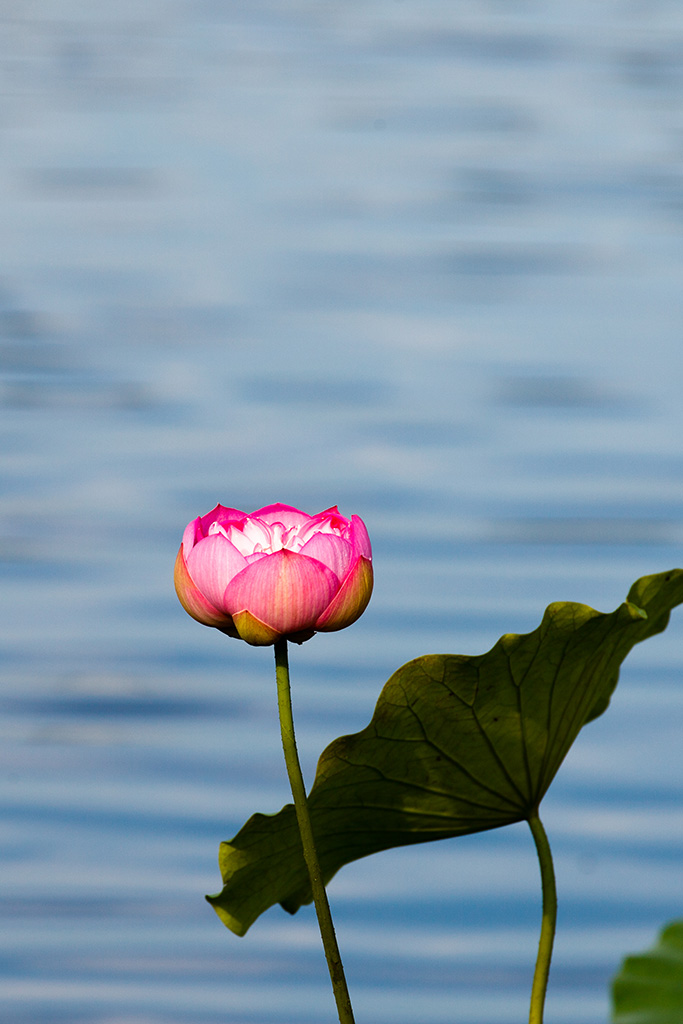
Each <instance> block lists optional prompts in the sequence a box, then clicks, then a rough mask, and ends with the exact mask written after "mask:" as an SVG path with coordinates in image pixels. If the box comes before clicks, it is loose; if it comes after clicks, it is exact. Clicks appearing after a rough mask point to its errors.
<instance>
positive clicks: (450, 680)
mask: <svg viewBox="0 0 683 1024" xmlns="http://www.w3.org/2000/svg"><path fill="white" fill-rule="evenodd" d="M681 603H683V570H681V569H675V570H672V571H670V572H667V573H659V574H657V575H655V576H646V577H643V579H640V580H638V581H637V582H636V583H635V584H634V585H633V587H632V588H631V590H630V592H629V595H628V598H627V600H626V601H625V602H624V603H623V604H622V605H620V606H619V607H618V608H617V609H616V611H614V612H610V613H601V612H597V611H595V609H593V608H590V607H589V606H588V605H583V604H576V603H573V602H556V603H554V604H551V605H549V607H548V608H547V609H546V611H545V614H544V616H543V619H542V621H541V624H540V626H539V627H538V628H537V629H535V630H533V632H531V633H526V634H522V635H518V634H514V633H508V634H506V635H504V636H502V637H501V638H500V640H498V642H497V643H496V644H495V645H494V646H493V648H492V649H491V650H490V651H488V652H487V653H486V654H482V655H477V656H469V655H459V654H428V655H424V656H423V657H420V658H416V659H415V660H413V661H410V662H408V663H407V664H406V665H403V666H402V667H401V668H399V669H398V671H397V672H395V673H394V675H393V676H392V677H391V678H390V679H389V681H388V682H387V683H386V685H385V686H384V689H383V690H382V693H381V694H380V697H379V700H378V702H377V705H376V708H375V712H374V714H373V716H372V719H371V721H370V723H369V724H368V725H367V726H366V728H365V729H362V730H361V731H360V732H358V733H355V734H353V735H350V736H342V737H340V738H339V739H336V740H334V741H333V742H332V743H331V744H330V745H329V746H328V747H327V749H326V750H325V751H323V753H322V755H321V757H320V760H319V762H318V769H317V773H316V778H315V782H314V784H313V787H312V789H311V792H310V794H309V797H308V804H309V810H310V814H311V820H312V825H313V831H314V834H315V839H316V845H317V848H318V856H319V859H320V866H321V870H322V874H323V878H324V880H325V882H326V883H327V882H328V881H329V880H330V879H331V878H332V876H333V875H334V874H335V873H336V872H337V871H338V870H339V869H340V868H341V867H343V866H344V865H345V864H348V863H350V862H351V861H353V860H357V859H358V858H360V857H365V856H368V855H369V854H371V853H377V852H379V851H381V850H388V849H391V848H392V847H395V846H406V845H410V844H413V843H422V842H428V841H432V840H436V839H447V838H452V837H454V836H460V835H467V834H468V833H472V832H481V831H484V830H487V829H492V828H500V827H501V826H503V825H509V824H512V823H513V822H517V821H521V820H524V819H526V818H528V817H529V816H530V815H532V814H534V813H535V812H536V810H537V809H538V805H539V803H540V802H541V800H542V798H543V796H544V794H545V793H546V791H547V789H548V786H549V785H550V783H551V782H552V780H553V778H554V777H555V774H556V772H557V770H558V768H559V767H560V765H561V763H562V761H563V760H564V758H565V756H566V754H567V752H568V750H569V748H570V747H571V745H572V743H573V742H574V740H575V739H576V737H577V736H578V734H579V732H580V731H581V729H582V728H583V726H584V725H585V724H586V723H587V722H589V721H591V720H593V719H595V718H597V717H598V716H599V715H601V714H602V713H603V712H604V711H605V710H606V708H607V707H608V705H609V701H610V698H611V696H612V693H613V691H614V689H615V687H616V685H617V681H618V678H619V668H620V666H621V663H622V661H623V660H624V658H625V657H626V655H627V654H628V652H629V651H630V650H631V648H632V647H633V646H634V645H635V644H636V643H639V642H640V641H642V640H645V639H646V638H647V637H649V636H653V635H654V634H655V633H658V632H661V631H662V630H663V629H665V628H666V625H667V622H668V618H669V613H670V611H671V609H672V608H674V607H675V606H676V605H678V604H681ZM219 864H220V869H221V873H222V876H223V883H224V885H223V890H222V891H221V892H220V893H218V894H216V895H215V896H209V897H207V899H208V900H209V902H210V903H211V905H212V906H213V908H214V910H215V911H216V913H217V914H218V915H219V917H220V918H221V920H222V921H223V923H224V924H225V925H226V926H227V927H228V928H230V929H231V930H232V931H234V932H235V933H236V934H238V935H243V934H245V932H246V931H247V930H248V928H249V927H250V926H251V924H252V923H253V922H254V921H255V920H256V918H257V917H258V916H259V915H260V914H262V913H263V912H264V911H265V910H267V909H268V908H269V907H271V906H273V905H274V904H275V903H280V904H281V905H282V906H283V907H284V909H285V910H287V911H289V912H290V913H295V912H296V910H298V908H299V907H300V906H301V905H302V904H304V903H309V902H310V901H311V892H310V886H309V882H308V876H307V873H306V868H305V866H304V861H303V856H302V851H301V841H300V839H299V835H298V829H297V825H296V819H295V815H294V808H293V807H292V806H291V805H290V804H288V805H286V806H285V807H283V809H282V810H281V811H280V812H279V813H277V814H273V815H263V814H255V815H253V816H252V817H251V818H250V819H249V821H247V823H246V824H245V825H244V826H243V828H242V829H241V830H240V831H239V832H238V834H237V835H236V836H235V837H234V839H232V840H231V841H230V842H227V843H222V844H221V848H220V856H219Z"/></svg>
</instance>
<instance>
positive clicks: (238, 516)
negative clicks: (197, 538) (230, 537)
mask: <svg viewBox="0 0 683 1024" xmlns="http://www.w3.org/2000/svg"><path fill="white" fill-rule="evenodd" d="M246 518H247V517H246V514H245V513H244V512H240V511H239V509H237V508H226V507H225V505H216V507H215V508H214V509H212V510H211V511H210V512H207V514H206V515H205V516H201V524H202V537H206V536H208V533H209V527H210V526H211V524H212V523H220V524H221V526H227V525H228V524H230V523H241V522H243V521H244V520H245V519H246Z"/></svg>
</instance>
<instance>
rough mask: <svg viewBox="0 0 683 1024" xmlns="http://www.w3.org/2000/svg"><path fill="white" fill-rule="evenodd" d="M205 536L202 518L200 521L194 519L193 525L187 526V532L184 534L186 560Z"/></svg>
mask: <svg viewBox="0 0 683 1024" xmlns="http://www.w3.org/2000/svg"><path fill="white" fill-rule="evenodd" d="M203 536H204V534H203V533H202V520H201V517H200V518H199V519H193V520H192V522H191V523H188V524H187V526H186V527H185V532H184V533H183V554H184V555H185V558H187V557H188V555H189V554H190V551H192V548H193V547H194V546H195V544H196V543H197V541H198V540H201V538H202V537H203Z"/></svg>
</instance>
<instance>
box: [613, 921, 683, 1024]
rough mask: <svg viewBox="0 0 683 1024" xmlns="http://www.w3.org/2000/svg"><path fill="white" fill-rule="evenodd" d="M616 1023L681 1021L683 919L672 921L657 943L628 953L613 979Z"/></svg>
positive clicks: (666, 1022) (645, 1023)
mask: <svg viewBox="0 0 683 1024" xmlns="http://www.w3.org/2000/svg"><path fill="white" fill-rule="evenodd" d="M612 1021H613V1024H681V1021H683V920H681V921H672V922H671V923H670V924H668V925H667V926H666V927H665V928H664V929H663V930H662V931H661V932H660V935H659V940H658V942H657V944H656V945H655V946H654V947H653V948H652V949H649V950H647V952H645V953H641V954H639V955H637V956H628V957H626V959H625V960H624V962H623V964H622V966H621V970H620V971H619V973H618V974H617V976H616V977H615V979H614V981H613V983H612Z"/></svg>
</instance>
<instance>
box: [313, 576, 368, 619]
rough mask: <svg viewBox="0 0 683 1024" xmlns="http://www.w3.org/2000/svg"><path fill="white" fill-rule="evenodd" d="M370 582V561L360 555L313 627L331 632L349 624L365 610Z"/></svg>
mask: <svg viewBox="0 0 683 1024" xmlns="http://www.w3.org/2000/svg"><path fill="white" fill-rule="evenodd" d="M372 583H373V576H372V563H371V562H370V560H369V559H367V558H362V557H361V558H359V559H358V560H357V561H356V562H355V563H354V566H353V568H352V569H351V571H350V572H349V574H348V576H347V577H346V579H345V580H344V582H343V584H342V586H341V588H340V589H339V591H338V593H337V595H336V596H335V598H334V600H333V601H332V603H331V604H330V605H329V607H327V608H326V609H325V611H324V612H323V614H322V615H321V616H320V618H319V619H318V620H317V621H316V623H315V628H316V629H318V630H320V631H321V632H323V633H331V632H333V631H334V630H336V629H344V628H345V627H346V626H350V625H351V623H352V622H355V621H356V619H358V618H359V617H360V616H361V615H362V614H363V612H364V611H365V609H366V607H367V604H368V601H369V600H370V595H371V594H372Z"/></svg>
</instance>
